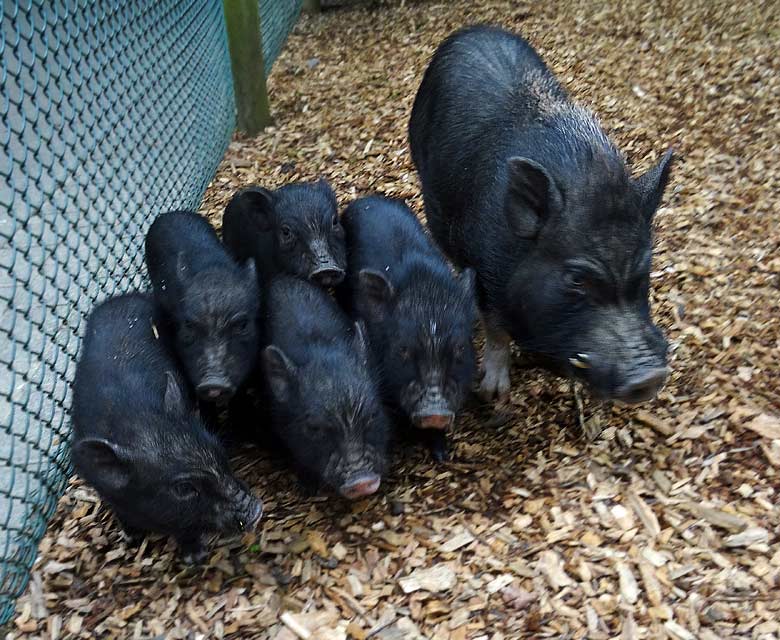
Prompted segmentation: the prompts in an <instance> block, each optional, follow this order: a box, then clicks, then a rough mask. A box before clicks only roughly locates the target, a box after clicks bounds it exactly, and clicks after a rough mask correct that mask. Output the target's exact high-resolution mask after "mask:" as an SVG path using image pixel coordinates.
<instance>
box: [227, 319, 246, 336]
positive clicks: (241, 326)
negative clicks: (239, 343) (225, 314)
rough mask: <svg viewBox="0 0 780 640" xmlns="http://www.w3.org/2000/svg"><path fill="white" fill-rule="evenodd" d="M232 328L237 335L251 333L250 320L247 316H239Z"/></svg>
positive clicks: (234, 320)
mask: <svg viewBox="0 0 780 640" xmlns="http://www.w3.org/2000/svg"><path fill="white" fill-rule="evenodd" d="M231 326H232V327H233V331H235V332H236V333H246V332H247V331H249V318H248V317H247V316H237V317H236V318H234V319H233V322H232V323H231Z"/></svg>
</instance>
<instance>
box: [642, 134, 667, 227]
mask: <svg viewBox="0 0 780 640" xmlns="http://www.w3.org/2000/svg"><path fill="white" fill-rule="evenodd" d="M673 157H674V151H673V150H672V149H668V150H667V151H666V153H665V154H664V155H663V157H662V158H661V160H659V162H658V164H657V165H655V166H654V167H653V168H652V169H650V170H649V171H647V173H645V174H644V175H641V176H639V177H638V178H637V179H636V180H634V186H635V188H636V190H637V192H638V193H639V198H640V200H641V202H642V204H641V206H642V211H643V212H644V214H645V218H646V220H647V221H648V222H650V221H651V220H652V219H653V216H654V215H655V211H656V209H658V205H659V204H661V197H662V196H663V195H664V189H665V188H666V183H667V182H668V181H669V170H670V169H671V168H672V159H673Z"/></svg>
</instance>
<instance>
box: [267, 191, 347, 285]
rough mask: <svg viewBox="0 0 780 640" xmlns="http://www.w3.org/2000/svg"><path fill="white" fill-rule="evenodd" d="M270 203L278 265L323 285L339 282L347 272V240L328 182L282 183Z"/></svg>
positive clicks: (291, 273) (292, 273)
mask: <svg viewBox="0 0 780 640" xmlns="http://www.w3.org/2000/svg"><path fill="white" fill-rule="evenodd" d="M273 207H274V225H273V233H274V245H275V248H276V262H277V266H278V268H279V269H280V270H281V271H282V272H284V273H288V274H290V275H294V276H296V277H299V278H303V279H306V280H311V281H312V282H314V283H316V284H319V285H322V286H325V287H332V286H335V285H337V284H339V283H340V282H341V281H342V280H343V279H344V274H345V272H346V265H347V252H346V240H345V232H344V227H343V226H342V224H341V221H340V219H339V215H338V209H337V205H336V197H335V195H334V193H333V191H332V189H331V188H330V186H329V185H328V183H327V182H325V181H324V180H320V181H319V182H316V183H314V184H293V185H288V186H285V187H282V188H281V189H279V190H278V191H276V192H275V194H274V202H273Z"/></svg>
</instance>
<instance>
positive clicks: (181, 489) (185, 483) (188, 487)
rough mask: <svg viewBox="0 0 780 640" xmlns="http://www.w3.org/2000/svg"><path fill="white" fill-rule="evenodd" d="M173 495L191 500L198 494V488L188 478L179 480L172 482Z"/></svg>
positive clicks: (180, 498)
mask: <svg viewBox="0 0 780 640" xmlns="http://www.w3.org/2000/svg"><path fill="white" fill-rule="evenodd" d="M173 495H175V496H176V497H177V498H178V499H179V500H191V499H192V498H194V497H196V496H197V495H198V488H197V487H196V486H195V485H194V484H193V483H192V482H190V481H189V480H179V481H178V482H175V483H174V484H173Z"/></svg>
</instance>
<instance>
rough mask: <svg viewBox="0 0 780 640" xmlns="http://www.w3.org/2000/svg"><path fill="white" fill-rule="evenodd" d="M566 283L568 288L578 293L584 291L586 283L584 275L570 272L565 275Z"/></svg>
mask: <svg viewBox="0 0 780 640" xmlns="http://www.w3.org/2000/svg"><path fill="white" fill-rule="evenodd" d="M567 284H568V286H569V289H571V290H572V291H573V292H574V293H577V294H580V295H581V294H584V293H585V285H586V284H587V283H586V281H585V276H583V275H582V274H581V273H570V274H569V275H568V277H567Z"/></svg>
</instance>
